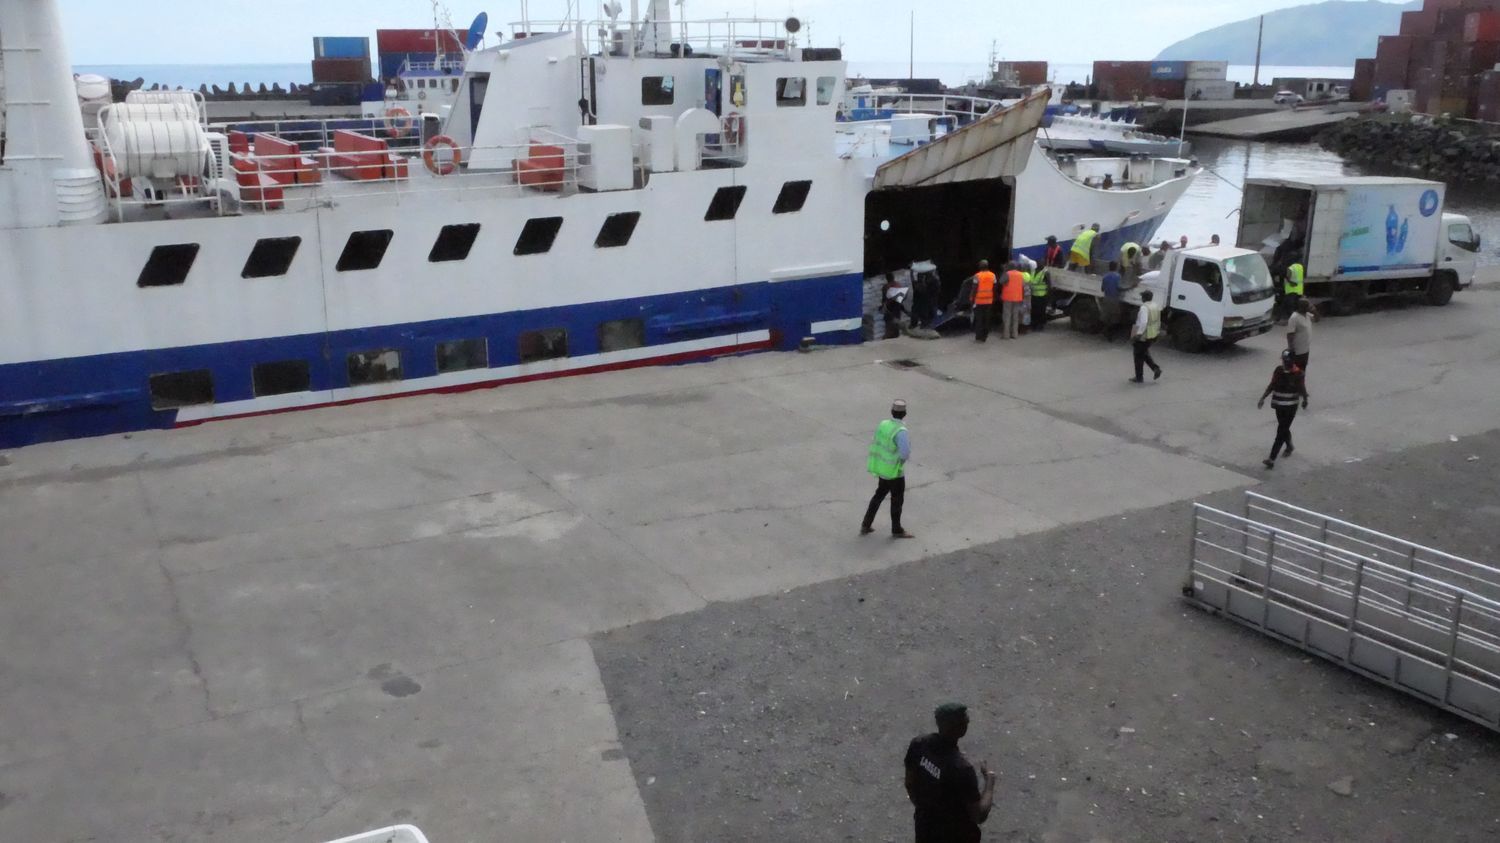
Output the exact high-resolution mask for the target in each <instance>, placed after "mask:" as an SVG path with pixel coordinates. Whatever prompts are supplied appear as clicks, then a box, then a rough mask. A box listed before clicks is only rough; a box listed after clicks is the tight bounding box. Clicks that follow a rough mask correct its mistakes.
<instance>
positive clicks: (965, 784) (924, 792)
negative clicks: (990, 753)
mask: <svg viewBox="0 0 1500 843" xmlns="http://www.w3.org/2000/svg"><path fill="white" fill-rule="evenodd" d="M933 717H934V719H936V720H937V727H938V730H937V731H936V732H933V733H931V734H927V735H922V736H921V737H918V738H913V739H912V742H911V743H910V744H909V745H907V747H906V761H905V766H906V796H907V798H908V799H910V800H911V804H912V806H913V808H914V810H913V811H912V820H913V823H914V825H915V826H916V840H917V843H977V841H978V840H979V839H980V836H981V832H980V830H979V826H980V825H982V824H983V823H984V821H985V820H987V819H989V816H990V808H991V807H992V806H993V805H994V801H995V773H994V771H993V770H990V769H989V765H987V764H980V765H979V775H977V776H976V775H975V773H974V765H973V764H970V763H969V759H967V758H965V757H964V754H963V752H962V751H961V750H959V748H958V742H959V740H960V739H961V738H962V737H963V736H964V735H966V734H968V732H969V710H968V708H967V707H965V706H964V705H963V704H962V703H953V702H950V703H943V704H942V705H940V706H938V707H937V710H936V711H934V712H933ZM980 776H982V777H983V778H984V786H983V788H982V789H981V787H980V784H979V779H980Z"/></svg>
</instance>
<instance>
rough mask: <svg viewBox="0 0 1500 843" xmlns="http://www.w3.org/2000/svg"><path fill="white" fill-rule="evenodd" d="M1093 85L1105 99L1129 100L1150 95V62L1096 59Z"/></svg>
mask: <svg viewBox="0 0 1500 843" xmlns="http://www.w3.org/2000/svg"><path fill="white" fill-rule="evenodd" d="M1094 85H1095V87H1097V88H1098V90H1099V96H1100V98H1102V99H1107V100H1130V99H1136V98H1137V97H1149V96H1151V90H1150V89H1151V62H1149V61H1096V62H1094Z"/></svg>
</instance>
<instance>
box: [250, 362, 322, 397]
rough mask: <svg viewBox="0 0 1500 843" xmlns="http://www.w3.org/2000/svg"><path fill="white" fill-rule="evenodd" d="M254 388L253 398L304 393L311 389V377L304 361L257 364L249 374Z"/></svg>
mask: <svg viewBox="0 0 1500 843" xmlns="http://www.w3.org/2000/svg"><path fill="white" fill-rule="evenodd" d="M250 380H251V381H252V384H253V386H254V387H255V397H257V398H259V397H261V396H264V395H286V394H287V393H290V392H306V391H308V390H309V389H311V388H312V376H311V374H310V373H309V371H308V366H307V361H306V360H282V361H280V362H276V363H257V364H256V365H255V368H254V369H252V370H251V372H250Z"/></svg>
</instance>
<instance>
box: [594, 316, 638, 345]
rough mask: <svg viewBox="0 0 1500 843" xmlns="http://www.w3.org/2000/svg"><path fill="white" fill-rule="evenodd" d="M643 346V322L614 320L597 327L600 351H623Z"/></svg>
mask: <svg viewBox="0 0 1500 843" xmlns="http://www.w3.org/2000/svg"><path fill="white" fill-rule="evenodd" d="M645 344H646V322H645V320H642V319H616V320H614V321H612V322H605V323H604V324H603V325H600V326H599V350H600V351H625V350H627V349H631V348H640V347H641V346H643V345H645Z"/></svg>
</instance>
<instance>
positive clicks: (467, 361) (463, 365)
mask: <svg viewBox="0 0 1500 843" xmlns="http://www.w3.org/2000/svg"><path fill="white" fill-rule="evenodd" d="M489 365H490V345H489V341H487V340H486V339H484V338H483V337H480V338H479V339H474V340H454V341H453V342H440V343H438V344H437V371H438V374H440V375H442V374H446V373H448V372H464V371H467V370H469V369H484V368H488V367H489Z"/></svg>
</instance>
